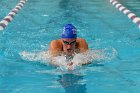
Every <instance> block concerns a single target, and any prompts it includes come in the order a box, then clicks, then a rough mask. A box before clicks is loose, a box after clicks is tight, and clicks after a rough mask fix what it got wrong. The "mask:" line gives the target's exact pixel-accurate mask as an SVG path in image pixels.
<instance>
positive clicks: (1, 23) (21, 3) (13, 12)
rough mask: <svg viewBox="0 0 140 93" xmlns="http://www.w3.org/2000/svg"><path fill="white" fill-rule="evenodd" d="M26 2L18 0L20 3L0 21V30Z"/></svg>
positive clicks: (25, 0)
mask: <svg viewBox="0 0 140 93" xmlns="http://www.w3.org/2000/svg"><path fill="white" fill-rule="evenodd" d="M27 1H28V0H20V2H19V3H18V4H17V5H16V6H15V8H13V9H12V10H11V11H10V12H9V14H8V15H7V16H6V17H4V18H3V19H2V21H0V30H4V29H5V27H6V26H7V25H8V24H9V23H10V22H11V21H12V20H13V18H14V16H15V15H16V14H17V13H18V11H19V10H21V9H22V7H23V6H24V4H25V3H26V2H27Z"/></svg>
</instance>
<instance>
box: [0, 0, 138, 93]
mask: <svg viewBox="0 0 140 93" xmlns="http://www.w3.org/2000/svg"><path fill="white" fill-rule="evenodd" d="M9 2H10V3H9ZM18 2H19V0H12V2H11V0H0V6H1V9H0V12H1V15H0V19H1V20H2V19H3V18H4V16H6V15H7V14H8V12H9V11H10V10H11V9H12V8H14V6H15V5H16V4H17V3H18ZM119 2H121V3H122V4H123V5H124V6H126V7H127V8H128V9H130V10H131V11H132V12H134V13H135V14H137V15H138V16H140V12H139V11H140V7H139V3H140V1H139V0H129V1H128V0H119ZM67 23H73V24H74V25H75V26H76V27H77V29H78V37H82V38H85V39H86V40H87V43H88V45H89V48H90V50H91V51H92V50H94V51H96V50H103V51H105V52H103V53H101V55H104V54H105V57H103V58H100V57H101V56H99V58H97V59H96V60H93V62H92V64H90V65H87V66H83V67H81V68H80V69H77V70H74V71H73V72H72V73H71V72H70V73H69V72H65V71H61V70H60V69H58V68H54V67H52V66H50V65H48V64H47V61H46V60H45V62H44V60H43V59H42V58H44V57H42V56H41V57H40V55H39V54H40V53H44V52H45V51H47V50H48V48H49V43H50V42H51V40H54V39H58V38H60V34H61V31H62V29H63V26H64V25H65V24H67ZM113 51H115V52H113ZM23 52H28V53H29V54H28V55H26V56H27V57H26V58H23V57H22V56H21V53H23ZM34 54H38V55H39V56H36V57H32V55H34ZM99 54H100V53H99ZM30 55H31V56H30ZM41 55H42V54H41ZM43 56H45V55H43ZM112 56H113V57H112ZM46 57H47V55H46ZM139 67H140V29H139V28H138V26H137V25H136V24H134V23H132V21H131V20H130V19H128V18H127V16H126V15H124V14H122V13H121V12H119V11H118V10H117V9H116V8H115V7H114V6H112V5H111V4H110V3H109V0H86V1H81V0H56V1H52V0H41V1H39V0H28V2H27V3H26V4H25V6H24V7H23V9H22V10H21V11H19V13H18V14H17V15H16V16H15V18H14V20H13V21H12V22H11V23H10V24H9V25H8V26H7V27H6V29H5V30H4V31H0V93H138V92H139V91H140V88H139V87H140V79H139V77H140V73H139V72H140V68H139Z"/></svg>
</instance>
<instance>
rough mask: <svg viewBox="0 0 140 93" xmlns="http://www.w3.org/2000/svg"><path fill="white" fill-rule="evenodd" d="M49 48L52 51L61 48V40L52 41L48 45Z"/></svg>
mask: <svg viewBox="0 0 140 93" xmlns="http://www.w3.org/2000/svg"><path fill="white" fill-rule="evenodd" d="M50 48H52V49H59V48H62V40H61V39H57V40H52V41H51V43H50Z"/></svg>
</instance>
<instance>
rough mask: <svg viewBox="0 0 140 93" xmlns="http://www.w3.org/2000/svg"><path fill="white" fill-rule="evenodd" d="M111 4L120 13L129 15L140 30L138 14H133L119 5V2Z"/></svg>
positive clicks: (114, 0)
mask: <svg viewBox="0 0 140 93" xmlns="http://www.w3.org/2000/svg"><path fill="white" fill-rule="evenodd" d="M110 3H111V4H112V5H114V6H115V7H116V8H117V9H118V10H119V11H120V12H122V13H123V14H125V15H127V16H128V18H129V19H131V20H132V21H133V23H135V24H137V25H138V27H139V28H140V18H139V17H138V16H136V14H134V13H132V12H131V11H130V10H128V9H127V8H126V7H124V6H123V5H122V4H121V3H119V2H118V1H117V0H110Z"/></svg>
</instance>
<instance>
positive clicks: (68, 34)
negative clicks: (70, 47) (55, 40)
mask: <svg viewBox="0 0 140 93" xmlns="http://www.w3.org/2000/svg"><path fill="white" fill-rule="evenodd" d="M61 38H77V30H76V28H75V27H74V26H73V25H72V24H66V25H65V26H64V29H63V32H62V35H61Z"/></svg>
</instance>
